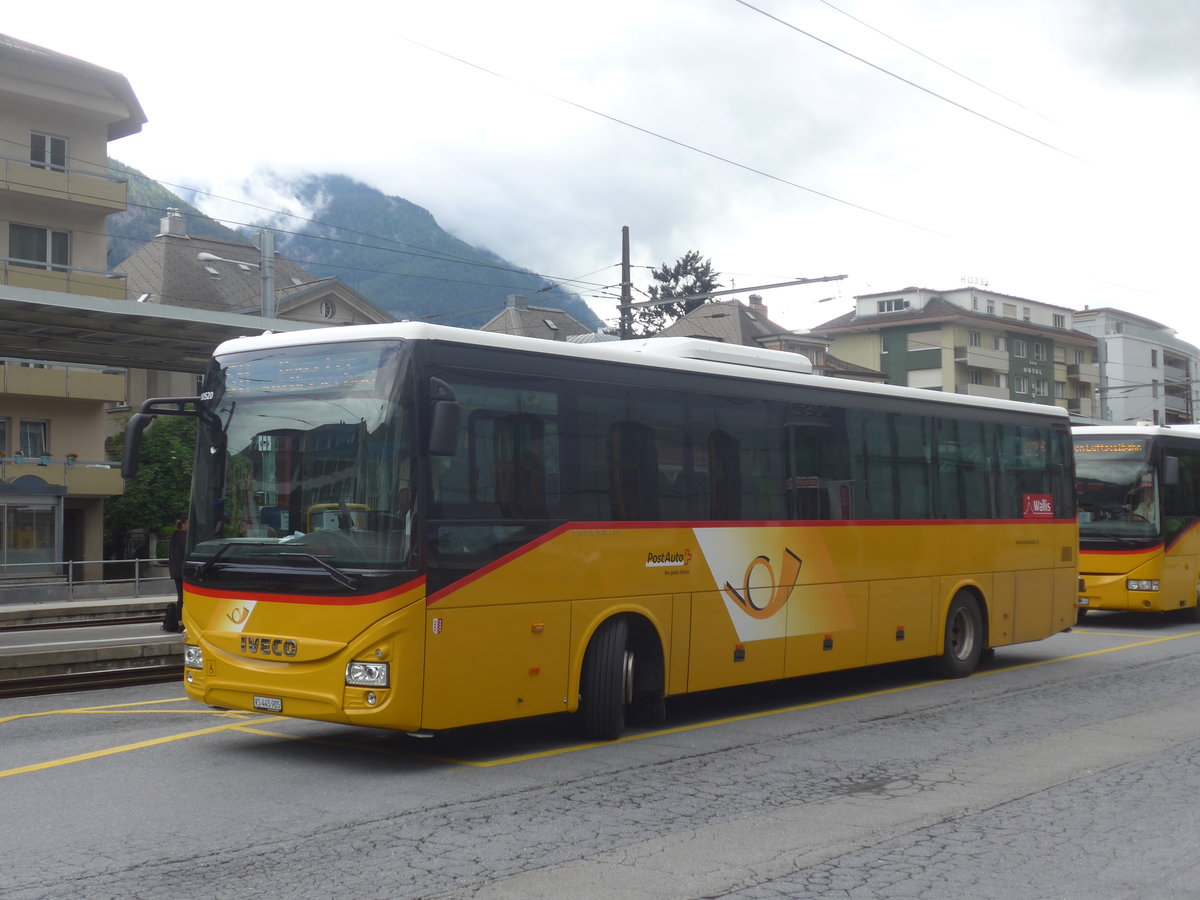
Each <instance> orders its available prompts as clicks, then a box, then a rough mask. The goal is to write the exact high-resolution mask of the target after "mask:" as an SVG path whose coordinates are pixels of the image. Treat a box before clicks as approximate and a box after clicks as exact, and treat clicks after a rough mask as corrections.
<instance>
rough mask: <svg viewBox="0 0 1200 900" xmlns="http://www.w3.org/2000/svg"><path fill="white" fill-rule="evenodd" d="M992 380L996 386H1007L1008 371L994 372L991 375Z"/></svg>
mask: <svg viewBox="0 0 1200 900" xmlns="http://www.w3.org/2000/svg"><path fill="white" fill-rule="evenodd" d="M992 382H993V383H994V384H995V385H996V387H998V388H1007V387H1008V373H1007V372H996V373H994V374H993V375H992Z"/></svg>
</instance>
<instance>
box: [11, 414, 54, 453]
mask: <svg viewBox="0 0 1200 900" xmlns="http://www.w3.org/2000/svg"><path fill="white" fill-rule="evenodd" d="M19 441H20V443H19V444H18V448H19V449H20V451H21V452H22V453H24V454H25V458H26V459H37V458H40V457H41V456H43V455H44V454H46V453H48V452H49V447H50V422H49V421H48V420H47V419H22V420H21V432H20V438H19Z"/></svg>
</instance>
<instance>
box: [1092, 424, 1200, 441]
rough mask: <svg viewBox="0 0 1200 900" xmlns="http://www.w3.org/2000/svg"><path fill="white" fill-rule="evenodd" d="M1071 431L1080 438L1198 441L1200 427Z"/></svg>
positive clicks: (1109, 427)
mask: <svg viewBox="0 0 1200 900" xmlns="http://www.w3.org/2000/svg"><path fill="white" fill-rule="evenodd" d="M1071 431H1072V433H1074V434H1078V435H1079V436H1080V437H1089V436H1092V435H1095V436H1097V437H1101V436H1103V435H1110V434H1111V435H1117V436H1120V437H1142V438H1145V437H1178V438H1187V439H1189V440H1200V425H1074V426H1072V428H1071Z"/></svg>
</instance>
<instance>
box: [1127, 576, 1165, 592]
mask: <svg viewBox="0 0 1200 900" xmlns="http://www.w3.org/2000/svg"><path fill="white" fill-rule="evenodd" d="M1158 587H1159V581H1158V579H1157V578H1130V579H1129V580H1128V581H1126V582H1125V588H1126V590H1130V591H1157V590H1158Z"/></svg>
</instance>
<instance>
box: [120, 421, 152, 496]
mask: <svg viewBox="0 0 1200 900" xmlns="http://www.w3.org/2000/svg"><path fill="white" fill-rule="evenodd" d="M154 418H155V417H154V416H152V415H148V414H147V413H140V412H139V413H134V414H133V415H132V416H130V417H129V421H128V422H126V423H125V443H124V445H123V448H122V450H121V477H122V478H124V479H126V480H128V479H130V478H132V477H133V476H134V475H136V474H137V470H138V461H139V460H140V459H141V455H142V432H143V431H145V430H146V429H147V428H148V427H149V426H150V423H151V422H153V421H154Z"/></svg>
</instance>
